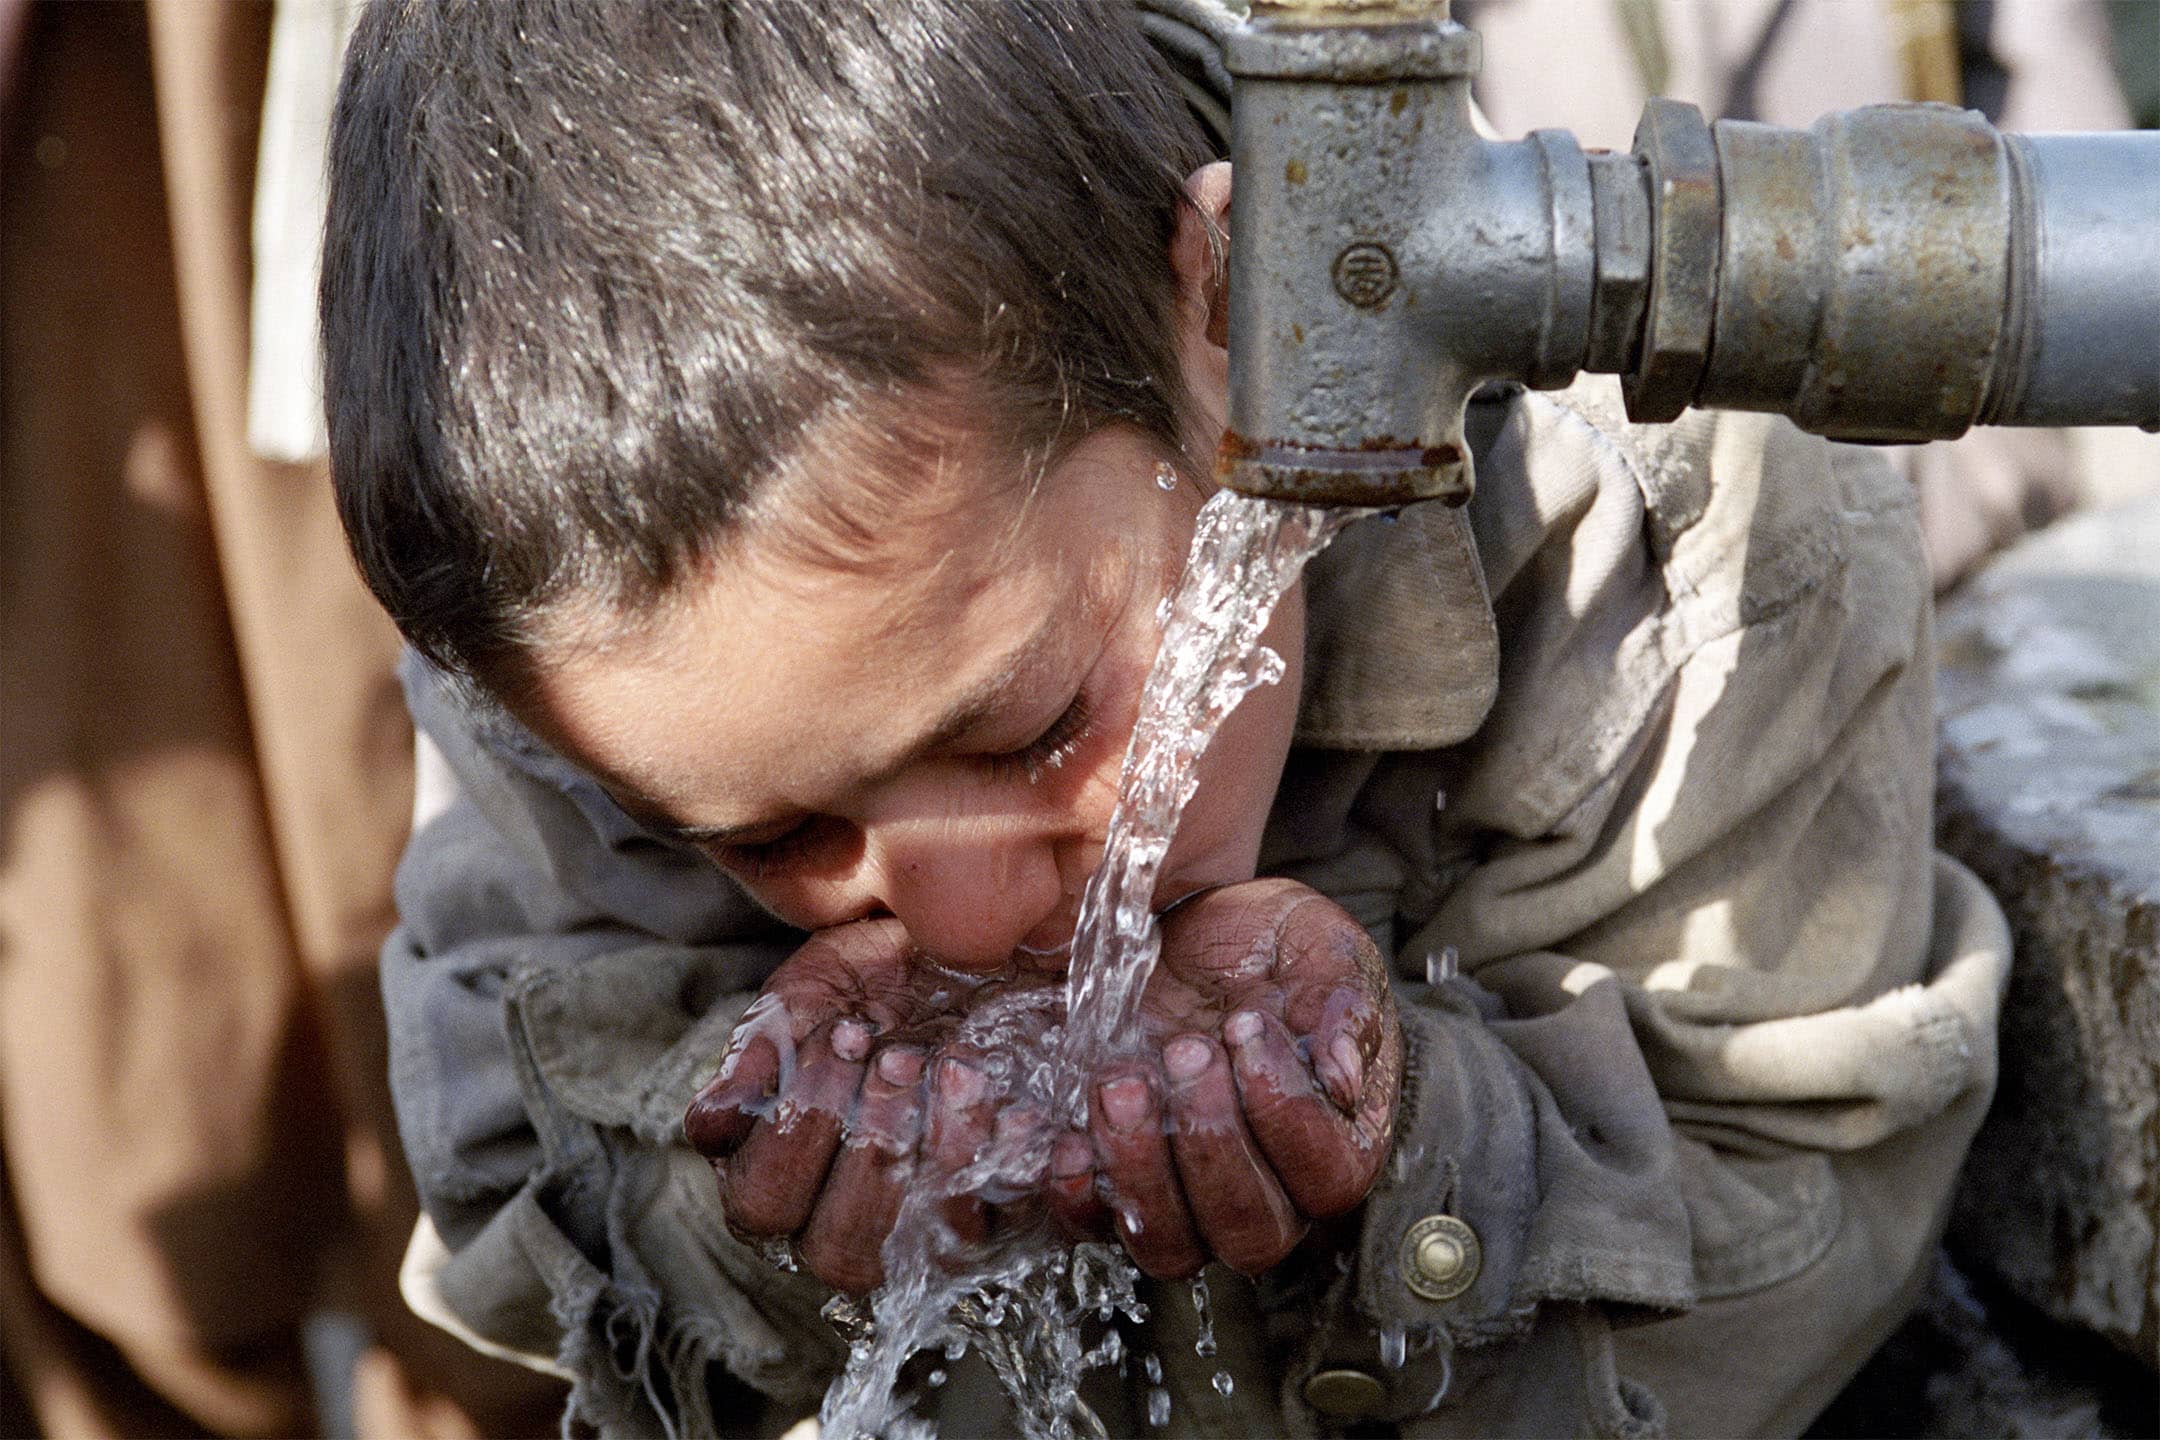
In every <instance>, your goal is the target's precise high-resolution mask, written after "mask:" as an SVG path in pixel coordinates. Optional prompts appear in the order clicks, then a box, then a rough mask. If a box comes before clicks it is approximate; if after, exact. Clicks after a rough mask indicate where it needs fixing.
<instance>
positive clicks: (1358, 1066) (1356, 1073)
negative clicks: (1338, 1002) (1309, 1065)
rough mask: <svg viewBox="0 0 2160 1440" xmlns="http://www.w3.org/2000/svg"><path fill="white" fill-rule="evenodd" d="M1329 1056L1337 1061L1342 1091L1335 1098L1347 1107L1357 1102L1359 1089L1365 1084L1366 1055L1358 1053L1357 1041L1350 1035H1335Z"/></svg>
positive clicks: (1336, 1066)
mask: <svg viewBox="0 0 2160 1440" xmlns="http://www.w3.org/2000/svg"><path fill="white" fill-rule="evenodd" d="M1328 1056H1329V1058H1331V1059H1332V1060H1334V1062H1335V1075H1336V1078H1337V1080H1338V1082H1339V1088H1340V1090H1341V1092H1342V1093H1340V1094H1338V1095H1336V1096H1335V1100H1336V1102H1337V1103H1338V1104H1340V1105H1342V1106H1343V1107H1344V1108H1345V1109H1347V1108H1349V1107H1350V1106H1351V1105H1352V1104H1353V1103H1355V1102H1356V1100H1357V1095H1358V1090H1359V1089H1360V1088H1361V1087H1362V1086H1363V1084H1364V1080H1365V1057H1364V1056H1363V1055H1360V1054H1359V1053H1358V1047H1357V1041H1355V1040H1352V1039H1351V1038H1350V1037H1349V1036H1348V1035H1338V1036H1336V1037H1335V1040H1334V1043H1333V1044H1331V1045H1329V1046H1328ZM1328 1088H1329V1089H1330V1090H1334V1089H1337V1088H1338V1086H1337V1085H1330V1086H1329V1087H1328Z"/></svg>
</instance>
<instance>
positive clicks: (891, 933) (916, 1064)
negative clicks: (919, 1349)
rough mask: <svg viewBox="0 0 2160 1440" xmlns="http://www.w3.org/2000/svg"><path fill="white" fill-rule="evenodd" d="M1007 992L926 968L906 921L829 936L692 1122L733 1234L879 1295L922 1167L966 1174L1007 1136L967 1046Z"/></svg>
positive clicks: (979, 1222)
mask: <svg viewBox="0 0 2160 1440" xmlns="http://www.w3.org/2000/svg"><path fill="white" fill-rule="evenodd" d="M1044 978H1045V979H1047V978H1048V977H1044ZM1036 983H1043V981H1042V980H1038V981H1037V982H1036ZM992 988H993V987H992V986H986V985H980V984H971V983H970V982H969V981H968V980H967V979H966V978H965V977H956V976H954V975H953V974H951V973H950V972H947V971H942V970H939V969H936V968H934V967H930V966H926V965H924V964H923V963H922V959H921V954H920V952H919V951H918V950H916V948H915V947H914V946H913V944H912V943H911V942H910V941H909V939H908V936H907V932H906V930H905V929H903V928H902V927H901V925H900V923H899V922H898V921H896V920H864V921H858V922H856V923H854V924H849V925H841V926H836V927H834V928H833V929H830V930H823V931H820V932H818V933H817V934H816V935H813V936H812V937H811V938H810V939H809V940H808V941H807V942H806V943H805V944H804V945H803V947H802V948H801V949H800V950H797V951H796V952H795V953H794V955H792V956H790V957H789V958H788V960H787V961H786V963H784V964H782V965H781V966H780V968H779V969H777V970H775V971H774V972H773V973H772V975H771V977H770V978H769V979H768V980H767V981H766V982H765V987H764V989H763V990H762V991H761V992H760V993H759V996H758V999H757V1000H756V1001H755V1002H754V1003H753V1004H752V1006H751V1008H750V1009H749V1010H748V1011H746V1012H745V1013H744V1015H743V1019H742V1022H741V1023H740V1024H739V1025H738V1026H737V1027H736V1030H735V1034H734V1036H733V1037H732V1039H731V1040H730V1042H729V1046H728V1052H727V1056H726V1058H725V1059H724V1060H723V1061H722V1062H721V1067H720V1073H719V1075H718V1076H717V1077H716V1078H715V1079H714V1080H713V1081H712V1083H711V1084H709V1085H707V1086H706V1087H705V1088H704V1089H703V1090H702V1091H700V1092H699V1093H698V1095H697V1097H696V1098H695V1099H693V1100H692V1101H691V1102H690V1106H689V1109H688V1110H687V1111H686V1112H685V1113H684V1115H683V1131H684V1134H685V1135H686V1136H687V1137H688V1139H689V1141H690V1143H691V1145H692V1146H694V1147H695V1148H696V1149H697V1150H698V1151H699V1153H701V1154H703V1155H704V1156H705V1157H706V1158H707V1159H709V1160H711V1161H712V1164H713V1171H714V1173H715V1175H717V1176H718V1178H719V1182H720V1203H721V1209H722V1212H723V1213H724V1214H725V1215H726V1217H727V1223H728V1228H729V1229H731V1230H732V1231H734V1232H735V1234H736V1235H737V1236H739V1237H741V1238H743V1239H745V1240H752V1241H757V1240H773V1239H793V1240H794V1241H795V1242H796V1251H797V1253H798V1254H799V1255H800V1257H801V1259H802V1263H803V1265H804V1267H805V1268H806V1269H808V1270H809V1271H810V1273H811V1274H813V1275H815V1276H817V1278H818V1279H820V1280H822V1281H824V1282H825V1283H826V1284H828V1285H830V1286H832V1287H833V1288H834V1289H837V1290H845V1291H850V1292H855V1293H860V1292H862V1291H866V1290H870V1289H872V1288H874V1287H875V1286H876V1285H877V1283H878V1282H879V1280H880V1279H882V1278H883V1275H884V1264H883V1261H882V1259H881V1257H880V1253H879V1252H880V1250H881V1248H882V1247H883V1245H884V1242H885V1237H886V1235H887V1234H888V1233H889V1232H890V1231H891V1230H892V1227H893V1222H894V1220H895V1218H896V1217H897V1216H898V1215H899V1212H900V1198H901V1194H902V1190H903V1187H904V1186H906V1185H907V1184H908V1183H909V1182H910V1179H911V1177H912V1176H913V1173H914V1164H913V1162H914V1161H915V1160H916V1159H917V1158H918V1156H920V1157H921V1158H922V1159H923V1160H925V1161H927V1162H928V1163H929V1164H930V1166H931V1167H932V1169H933V1173H935V1174H951V1173H953V1172H954V1171H957V1170H958V1169H959V1168H960V1167H961V1166H963V1165H965V1164H966V1163H967V1162H968V1161H969V1160H971V1159H972V1158H973V1157H974V1155H975V1154H976V1151H977V1150H978V1148H979V1147H980V1146H981V1145H982V1143H983V1142H984V1141H985V1140H987V1139H989V1138H990V1137H991V1135H992V1134H993V1132H994V1131H995V1129H996V1126H997V1124H998V1121H999V1117H998V1116H997V1114H996V1113H995V1110H996V1102H995V1097H994V1095H993V1093H992V1086H991V1085H990V1082H989V1079H988V1077H987V1076H986V1075H985V1074H984V1072H983V1069H982V1062H983V1060H984V1059H985V1058H986V1057H984V1056H982V1055H981V1054H980V1053H978V1052H975V1051H972V1050H969V1049H967V1048H966V1047H964V1046H963V1045H960V1044H958V1043H957V1042H955V1041H954V1039H953V1033H954V1031H955V1029H956V1028H957V1025H958V1021H959V1018H960V1016H961V1014H962V1013H964V1011H965V1010H966V1009H967V1008H968V1006H969V1005H970V1004H971V1003H974V1002H977V1001H979V1000H981V999H982V998H983V996H984V993H985V992H986V991H988V990H990V989H992ZM945 1219H946V1221H947V1223H949V1224H950V1225H952V1227H953V1228H954V1230H955V1231H956V1232H957V1233H958V1234H959V1235H961V1236H962V1237H963V1238H979V1237H980V1235H981V1234H982V1233H983V1232H984V1231H985V1229H986V1228H987V1224H988V1218H987V1213H986V1210H985V1207H984V1204H983V1202H982V1201H980V1200H966V1199H963V1200H954V1201H952V1202H950V1203H948V1205H947V1206H946V1207H945Z"/></svg>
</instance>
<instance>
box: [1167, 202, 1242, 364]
mask: <svg viewBox="0 0 2160 1440" xmlns="http://www.w3.org/2000/svg"><path fill="white" fill-rule="evenodd" d="M1185 194H1186V198H1187V199H1189V200H1190V201H1191V202H1192V203H1191V204H1189V205H1180V206H1179V207H1178V215H1177V230H1176V232H1175V233H1174V234H1172V235H1171V237H1170V264H1171V268H1172V269H1174V270H1175V271H1176V272H1177V277H1178V309H1179V311H1180V312H1181V313H1182V314H1185V315H1191V316H1196V317H1200V318H1202V319H1203V321H1204V324H1205V334H1206V337H1207V343H1208V344H1210V345H1214V346H1218V347H1223V346H1228V345H1229V343H1230V162H1229V161H1227V160H1216V161H1214V162H1212V163H1210V164H1206V165H1203V166H1201V167H1200V168H1199V169H1197V170H1195V171H1193V173H1192V174H1191V175H1189V176H1187V177H1186V180H1185Z"/></svg>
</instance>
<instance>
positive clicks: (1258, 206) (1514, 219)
mask: <svg viewBox="0 0 2160 1440" xmlns="http://www.w3.org/2000/svg"><path fill="white" fill-rule="evenodd" d="M1224 58H1225V62H1226V64H1227V65H1228V68H1229V70H1230V72H1231V74H1232V75H1233V76H1234V77H1236V84H1237V92H1236V105H1235V108H1234V111H1233V136H1232V160H1233V163H1234V165H1235V168H1236V173H1237V200H1236V203H1235V204H1234V205H1233V207H1232V211H1231V286H1230V290H1231V299H1230V348H1231V393H1230V426H1231V430H1230V434H1229V436H1228V437H1227V438H1226V439H1225V441H1224V447H1223V453H1222V457H1221V463H1220V465H1219V467H1218V468H1219V472H1220V475H1221V478H1222V479H1223V480H1224V482H1225V483H1227V484H1229V485H1231V486H1232V487H1234V488H1236V489H1240V490H1244V491H1247V492H1249V493H1258V494H1269V495H1277V496H1283V497H1286V498H1296V499H1303V500H1311V501H1316V502H1326V503H1353V504H1374V505H1393V504H1401V503H1404V502H1405V501H1409V500H1416V499H1428V498H1441V499H1447V500H1451V501H1460V500H1462V499H1464V498H1466V497H1467V496H1468V495H1469V493H1470V488H1471V484H1472V477H1471V469H1470V465H1471V462H1470V456H1469V453H1468V449H1467V447H1466V446H1465V445H1464V443H1463V438H1462V415H1463V406H1464V404H1465V402H1466V401H1467V400H1468V398H1469V396H1470V394H1471V392H1472V391H1474V390H1475V389H1477V388H1478V387H1479V386H1480V385H1483V384H1485V383H1487V382H1488V381H1493V380H1516V381H1521V382H1523V383H1525V384H1529V385H1534V386H1541V387H1543V386H1557V385H1563V384H1566V383H1567V382H1568V381H1569V380H1571V379H1572V378H1573V377H1574V376H1575V375H1576V374H1577V373H1578V372H1579V371H1581V370H1583V369H1591V370H1598V371H1608V372H1615V373H1619V374H1621V375H1622V376H1623V385H1624V389H1625V391H1626V394H1627V399H1628V404H1629V409H1630V412H1631V414H1633V415H1634V416H1635V417H1636V418H1638V419H1670V418H1672V417H1673V416H1676V415H1677V414H1678V413H1679V412H1680V411H1681V410H1682V409H1684V408H1685V407H1687V406H1688V405H1690V404H1694V405H1705V406H1717V407H1729V408H1742V409H1757V410H1770V411H1776V412H1778V413H1782V414H1786V415H1790V416H1791V417H1792V418H1793V419H1794V420H1795V421H1796V422H1797V423H1799V424H1800V425H1802V426H1803V427H1805V428H1808V429H1811V430H1815V431H1817V432H1818V433H1822V434H1828V435H1835V436H1840V437H1844V438H1858V439H1880V440H1918V439H1928V438H1934V437H1938V436H1948V435H1955V434H1959V433H1962V432H1963V430H1964V429H1966V428H1967V427H1968V426H1970V425H1972V424H1974V423H1982V424H2049V425H2053V424H2141V425H2145V426H2147V427H2160V259H2156V257H2160V135H2156V134H2131V135H2105V136H2006V135H2003V134H2001V133H2000V132H1997V131H1996V130H1994V129H1993V128H1992V127H1991V126H1989V125H1988V124H1987V123H1986V122H1985V121H1984V120H1983V119H1981V117H1979V116H1978V115H1974V114H1971V113H1968V112H1964V111H1958V110H1954V109H1950V108H1947V107H1941V106H1891V107H1870V108H1868V109H1863V110H1858V111H1852V112H1847V113H1844V114H1841V115H1836V116H1831V117H1828V118H1826V119H1825V120H1823V121H1821V122H1819V123H1818V124H1817V125H1815V126H1814V127H1813V128H1811V129H1809V130H1805V131H1800V130H1788V129H1781V128H1778V127H1774V126H1765V125H1753V124H1745V123H1739V122H1721V123H1720V124H1718V125H1717V126H1715V127H1712V126H1710V125H1707V124H1706V123H1705V122H1704V121H1703V119H1702V116H1701V114H1700V112H1698V111H1696V110H1695V109H1694V108H1693V107H1692V106H1685V105H1679V104H1676V103H1674V102H1669V101H1653V102H1651V104H1650V105H1649V106H1648V107H1646V108H1645V111H1644V117H1643V124H1642V128H1641V129H1640V130H1639V131H1638V133H1637V136H1636V144H1635V149H1634V153H1632V154H1629V155H1606V154H1597V155H1585V154H1584V152H1583V151H1582V149H1581V147H1580V146H1578V145H1577V144H1576V142H1575V140H1574V139H1573V137H1571V136H1569V135H1568V134H1566V133H1565V132H1562V131H1538V132H1535V133H1533V134H1532V135H1531V136H1530V137H1529V138H1528V139H1526V140H1521V141H1488V140H1485V139H1482V138H1480V137H1479V136H1478V135H1477V134H1476V133H1475V132H1474V130H1473V129H1472V127H1471V124H1470V116H1469V84H1470V80H1471V78H1472V77H1473V76H1474V75H1475V73H1476V70H1477V63H1478V49H1477V37H1476V36H1474V35H1472V34H1471V33H1470V32H1468V31H1467V30H1464V29H1463V28H1462V27H1461V26H1459V25H1455V24H1453V23H1452V22H1450V21H1449V20H1448V18H1447V7H1446V6H1445V4H1432V3H1404V4H1396V5H1387V4H1380V5H1373V4H1363V5H1345V4H1332V3H1327V0H1307V3H1302V4H1288V5H1264V4H1263V5H1256V6H1255V10H1254V15H1253V18H1252V19H1251V20H1250V21H1249V22H1248V23H1247V24H1245V25H1244V26H1242V27H1241V28H1240V29H1239V30H1238V31H1237V32H1236V33H1235V34H1234V35H1233V37H1232V39H1231V41H1230V43H1229V45H1228V47H1227V50H1226V53H1225V57H1224Z"/></svg>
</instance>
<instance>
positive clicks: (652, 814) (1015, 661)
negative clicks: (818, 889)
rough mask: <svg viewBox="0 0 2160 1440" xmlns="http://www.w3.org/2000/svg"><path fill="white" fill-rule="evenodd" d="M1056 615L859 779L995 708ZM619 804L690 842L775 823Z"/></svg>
mask: <svg viewBox="0 0 2160 1440" xmlns="http://www.w3.org/2000/svg"><path fill="white" fill-rule="evenodd" d="M1060 618H1061V617H1060V616H1059V614H1058V613H1057V612H1055V611H1053V612H1051V613H1050V614H1048V615H1046V616H1044V617H1043V623H1042V624H1041V625H1039V626H1037V627H1036V629H1035V633H1034V634H1033V635H1030V636H1029V637H1028V638H1027V639H1026V640H1023V641H1022V642H1020V644H1019V645H1017V646H1015V647H1014V648H1013V650H1012V653H1011V654H1009V655H1008V656H1007V657H1006V659H1005V663H1004V664H1003V665H1001V666H999V667H998V669H997V670H996V671H995V672H994V673H992V674H990V675H988V676H986V677H984V678H983V679H982V680H980V681H978V682H977V683H976V684H974V685H971V686H969V687H968V689H967V691H966V692H965V693H964V694H962V695H961V696H960V697H959V698H958V699H956V700H954V702H953V703H952V704H951V705H950V706H948V707H947V708H946V710H945V713H944V714H943V715H942V716H940V717H939V718H938V719H937V720H936V721H935V722H933V723H932V724H931V725H930V726H928V727H927V728H926V729H925V730H924V731H923V732H922V733H921V735H920V736H918V737H917V738H916V739H914V740H912V741H909V742H908V743H906V744H905V745H902V746H899V747H896V748H895V750H894V752H893V758H892V759H890V760H888V761H886V762H884V763H883V764H880V765H876V766H873V767H871V768H870V769H869V770H867V771H865V772H864V774H863V775H862V776H861V781H862V782H868V781H873V780H878V779H882V778H884V777H885V776H888V775H891V774H893V773H895V772H897V771H899V770H903V769H905V768H906V767H907V766H909V765H911V764H913V763H914V762H915V761H916V760H918V759H920V758H921V757H922V756H924V755H927V754H930V753H931V752H933V751H935V750H938V749H941V748H942V747H944V746H946V745H950V744H951V743H952V742H953V741H955V740H958V739H959V738H960V737H962V736H963V735H966V734H967V733H968V732H969V731H971V730H973V729H975V728H976V727H977V726H979V725H981V724H982V723H984V722H985V721H986V720H988V719H989V718H990V717H991V716H992V715H994V714H996V713H997V711H998V710H999V709H1000V708H1001V707H1003V706H1004V704H1005V703H1006V702H1007V700H1008V699H1009V698H1010V696H1011V692H1012V690H1013V688H1014V687H1015V686H1016V685H1017V684H1018V683H1019V682H1020V680H1021V679H1022V678H1023V677H1024V676H1025V675H1027V673H1028V672H1029V671H1030V670H1032V669H1034V668H1035V667H1036V666H1037V665H1039V664H1040V663H1041V661H1042V658H1043V653H1044V652H1045V651H1046V650H1047V649H1048V648H1049V644H1050V639H1051V635H1052V633H1053V632H1054V631H1055V630H1056V629H1057V627H1058V624H1059V621H1060ZM624 809H625V810H627V811H629V813H630V817H631V818H632V819H633V820H636V821H637V822H638V823H639V824H640V825H643V826H644V827H645V828H646V829H648V830H651V831H653V832H655V833H656V834H660V835H664V836H667V837H668V838H669V839H672V840H681V841H684V842H687V843H689V844H692V845H733V844H740V843H742V841H743V837H744V836H746V835H752V834H755V833H756V832H758V831H760V830H764V829H767V828H769V827H770V826H772V825H775V824H778V823H780V822H779V821H778V820H749V821H744V822H742V823H740V824H734V825H685V824H680V823H678V822H676V821H673V820H667V819H663V818H661V816H660V814H659V813H658V807H657V806H654V805H651V804H649V803H647V802H643V801H642V797H641V798H640V803H639V804H637V805H635V806H632V805H628V804H626V805H624Z"/></svg>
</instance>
